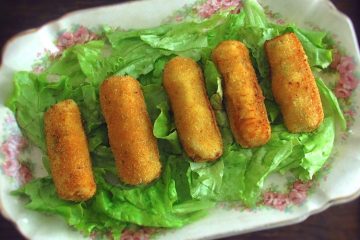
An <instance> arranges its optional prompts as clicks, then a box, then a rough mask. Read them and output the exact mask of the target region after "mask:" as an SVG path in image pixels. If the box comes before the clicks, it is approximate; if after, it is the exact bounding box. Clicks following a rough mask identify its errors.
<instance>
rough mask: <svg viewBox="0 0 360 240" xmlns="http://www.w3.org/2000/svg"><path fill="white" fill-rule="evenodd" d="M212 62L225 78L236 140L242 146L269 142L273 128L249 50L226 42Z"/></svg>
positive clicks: (214, 53)
mask: <svg viewBox="0 0 360 240" xmlns="http://www.w3.org/2000/svg"><path fill="white" fill-rule="evenodd" d="M212 59H213V61H214V62H215V64H216V65H217V68H218V70H219V72H220V73H221V75H222V77H223V82H224V93H225V103H226V110H227V114H228V117H229V122H230V127H231V130H232V133H233V135H234V137H235V139H236V141H237V142H238V143H239V144H240V145H241V146H242V147H257V146H261V145H263V144H265V143H267V142H268V140H269V139H270V137H271V127H270V123H269V120H268V117H267V113H266V108H265V104H264V96H263V94H262V91H261V88H260V86H259V84H258V82H257V79H256V73H255V70H254V68H253V66H252V63H251V59H250V56H249V51H248V49H247V48H246V46H245V45H244V44H242V43H241V42H239V41H224V42H222V43H220V44H219V45H218V46H217V47H216V48H215V49H214V50H213V53H212Z"/></svg>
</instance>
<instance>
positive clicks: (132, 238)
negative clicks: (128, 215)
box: [121, 228, 155, 240]
mask: <svg viewBox="0 0 360 240" xmlns="http://www.w3.org/2000/svg"><path fill="white" fill-rule="evenodd" d="M154 232H155V229H153V228H141V229H139V230H137V231H134V230H130V229H126V230H124V231H123V233H122V234H121V240H149V239H150V236H151V234H153V233H154Z"/></svg>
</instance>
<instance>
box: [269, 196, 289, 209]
mask: <svg viewBox="0 0 360 240" xmlns="http://www.w3.org/2000/svg"><path fill="white" fill-rule="evenodd" d="M263 198H264V199H263V203H264V205H266V206H270V207H273V208H276V209H278V210H281V211H282V210H284V209H285V208H286V207H287V206H288V205H289V199H288V196H287V195H286V194H282V193H275V192H266V193H265V194H264V196H263Z"/></svg>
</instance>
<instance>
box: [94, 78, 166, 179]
mask: <svg viewBox="0 0 360 240" xmlns="http://www.w3.org/2000/svg"><path fill="white" fill-rule="evenodd" d="M100 104H101V109H102V112H103V114H104V117H105V120H106V123H107V127H108V136H109V141H110V146H111V150H112V152H113V154H114V157H115V163H116V167H117V170H118V175H119V177H120V179H121V180H122V181H123V182H125V183H127V184H131V185H136V184H141V183H149V182H151V181H153V180H154V179H156V178H157V177H159V175H160V171H161V164H160V157H159V150H158V147H157V142H156V139H155V137H154V135H153V132H152V124H151V121H150V118H149V116H148V113H147V110H146V105H145V100H144V96H143V93H142V91H141V88H140V84H139V83H138V81H137V80H135V79H133V78H132V77H122V76H113V77H110V78H109V79H107V80H105V81H104V82H103V84H102V85H101V88H100Z"/></svg>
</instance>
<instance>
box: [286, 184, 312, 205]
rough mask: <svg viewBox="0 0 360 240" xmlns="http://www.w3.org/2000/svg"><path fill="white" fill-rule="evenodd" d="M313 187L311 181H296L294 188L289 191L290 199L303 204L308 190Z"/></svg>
mask: <svg viewBox="0 0 360 240" xmlns="http://www.w3.org/2000/svg"><path fill="white" fill-rule="evenodd" d="M310 187H311V182H307V183H303V182H300V181H296V182H295V183H294V184H293V188H292V189H291V191H290V193H289V200H290V201H291V202H292V203H294V204H297V205H299V204H301V203H303V202H304V201H305V199H306V197H307V191H308V190H309V188H310Z"/></svg>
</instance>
